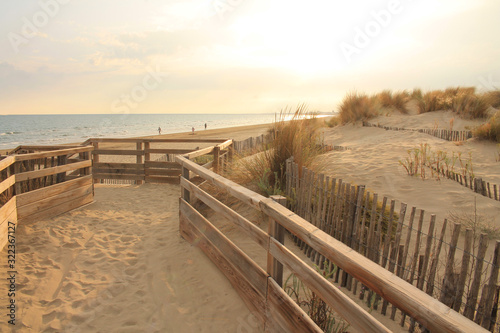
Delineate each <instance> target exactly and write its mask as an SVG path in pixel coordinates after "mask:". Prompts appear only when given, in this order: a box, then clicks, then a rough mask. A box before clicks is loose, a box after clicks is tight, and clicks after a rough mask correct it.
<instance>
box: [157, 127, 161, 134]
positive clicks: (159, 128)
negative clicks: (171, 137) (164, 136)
mask: <svg viewBox="0 0 500 333" xmlns="http://www.w3.org/2000/svg"><path fill="white" fill-rule="evenodd" d="M158 135H161V127H160V126H158Z"/></svg>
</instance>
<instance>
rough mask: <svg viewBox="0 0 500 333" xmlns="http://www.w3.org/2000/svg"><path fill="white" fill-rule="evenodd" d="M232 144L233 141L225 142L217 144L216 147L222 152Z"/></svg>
mask: <svg viewBox="0 0 500 333" xmlns="http://www.w3.org/2000/svg"><path fill="white" fill-rule="evenodd" d="M232 144H233V140H227V141H224V142H223V143H221V144H218V145H217V147H219V148H220V149H221V150H222V149H226V148H227V147H229V146H230V145H232Z"/></svg>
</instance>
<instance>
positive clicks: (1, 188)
mask: <svg viewBox="0 0 500 333" xmlns="http://www.w3.org/2000/svg"><path fill="white" fill-rule="evenodd" d="M15 183H16V175H12V176H10V177H9V178H7V179H5V180H4V181H3V182H1V183H0V194H2V193H3V192H4V191H5V190H7V189H8V188H9V187H11V186H12V185H14V184H15Z"/></svg>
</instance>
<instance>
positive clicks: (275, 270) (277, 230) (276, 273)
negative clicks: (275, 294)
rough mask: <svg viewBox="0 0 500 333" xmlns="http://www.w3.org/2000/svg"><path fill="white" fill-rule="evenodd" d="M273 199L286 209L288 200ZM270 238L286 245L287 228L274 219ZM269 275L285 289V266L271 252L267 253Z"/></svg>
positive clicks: (271, 222)
mask: <svg viewBox="0 0 500 333" xmlns="http://www.w3.org/2000/svg"><path fill="white" fill-rule="evenodd" d="M271 199H272V200H274V201H276V202H277V203H279V204H280V205H282V206H284V207H286V198H285V197H283V196H281V195H272V196H271ZM268 233H269V236H271V237H273V238H274V239H276V240H277V241H278V242H279V243H281V244H284V243H285V228H283V227H282V226H281V225H280V224H279V223H278V222H276V221H275V220H273V219H271V218H270V219H269V226H268ZM267 273H268V274H269V275H270V276H271V277H272V278H273V279H274V281H276V283H277V284H278V285H279V286H280V287H283V264H282V263H280V262H279V261H278V260H276V259H275V258H274V257H273V256H272V255H271V254H270V253H269V251H268V252H267Z"/></svg>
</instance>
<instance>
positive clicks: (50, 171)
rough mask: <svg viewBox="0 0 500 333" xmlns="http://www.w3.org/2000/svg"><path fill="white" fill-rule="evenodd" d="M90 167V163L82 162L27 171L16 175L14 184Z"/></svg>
mask: <svg viewBox="0 0 500 333" xmlns="http://www.w3.org/2000/svg"><path fill="white" fill-rule="evenodd" d="M91 166H92V161H90V160H88V161H84V162H77V163H71V164H65V165H60V166H56V167H52V168H45V169H42V170H37V171H28V172H23V173H20V174H16V175H15V177H16V182H21V181H24V180H28V179H33V178H40V177H45V176H50V175H55V174H58V173H61V172H67V171H72V170H76V169H81V168H88V167H91Z"/></svg>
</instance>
